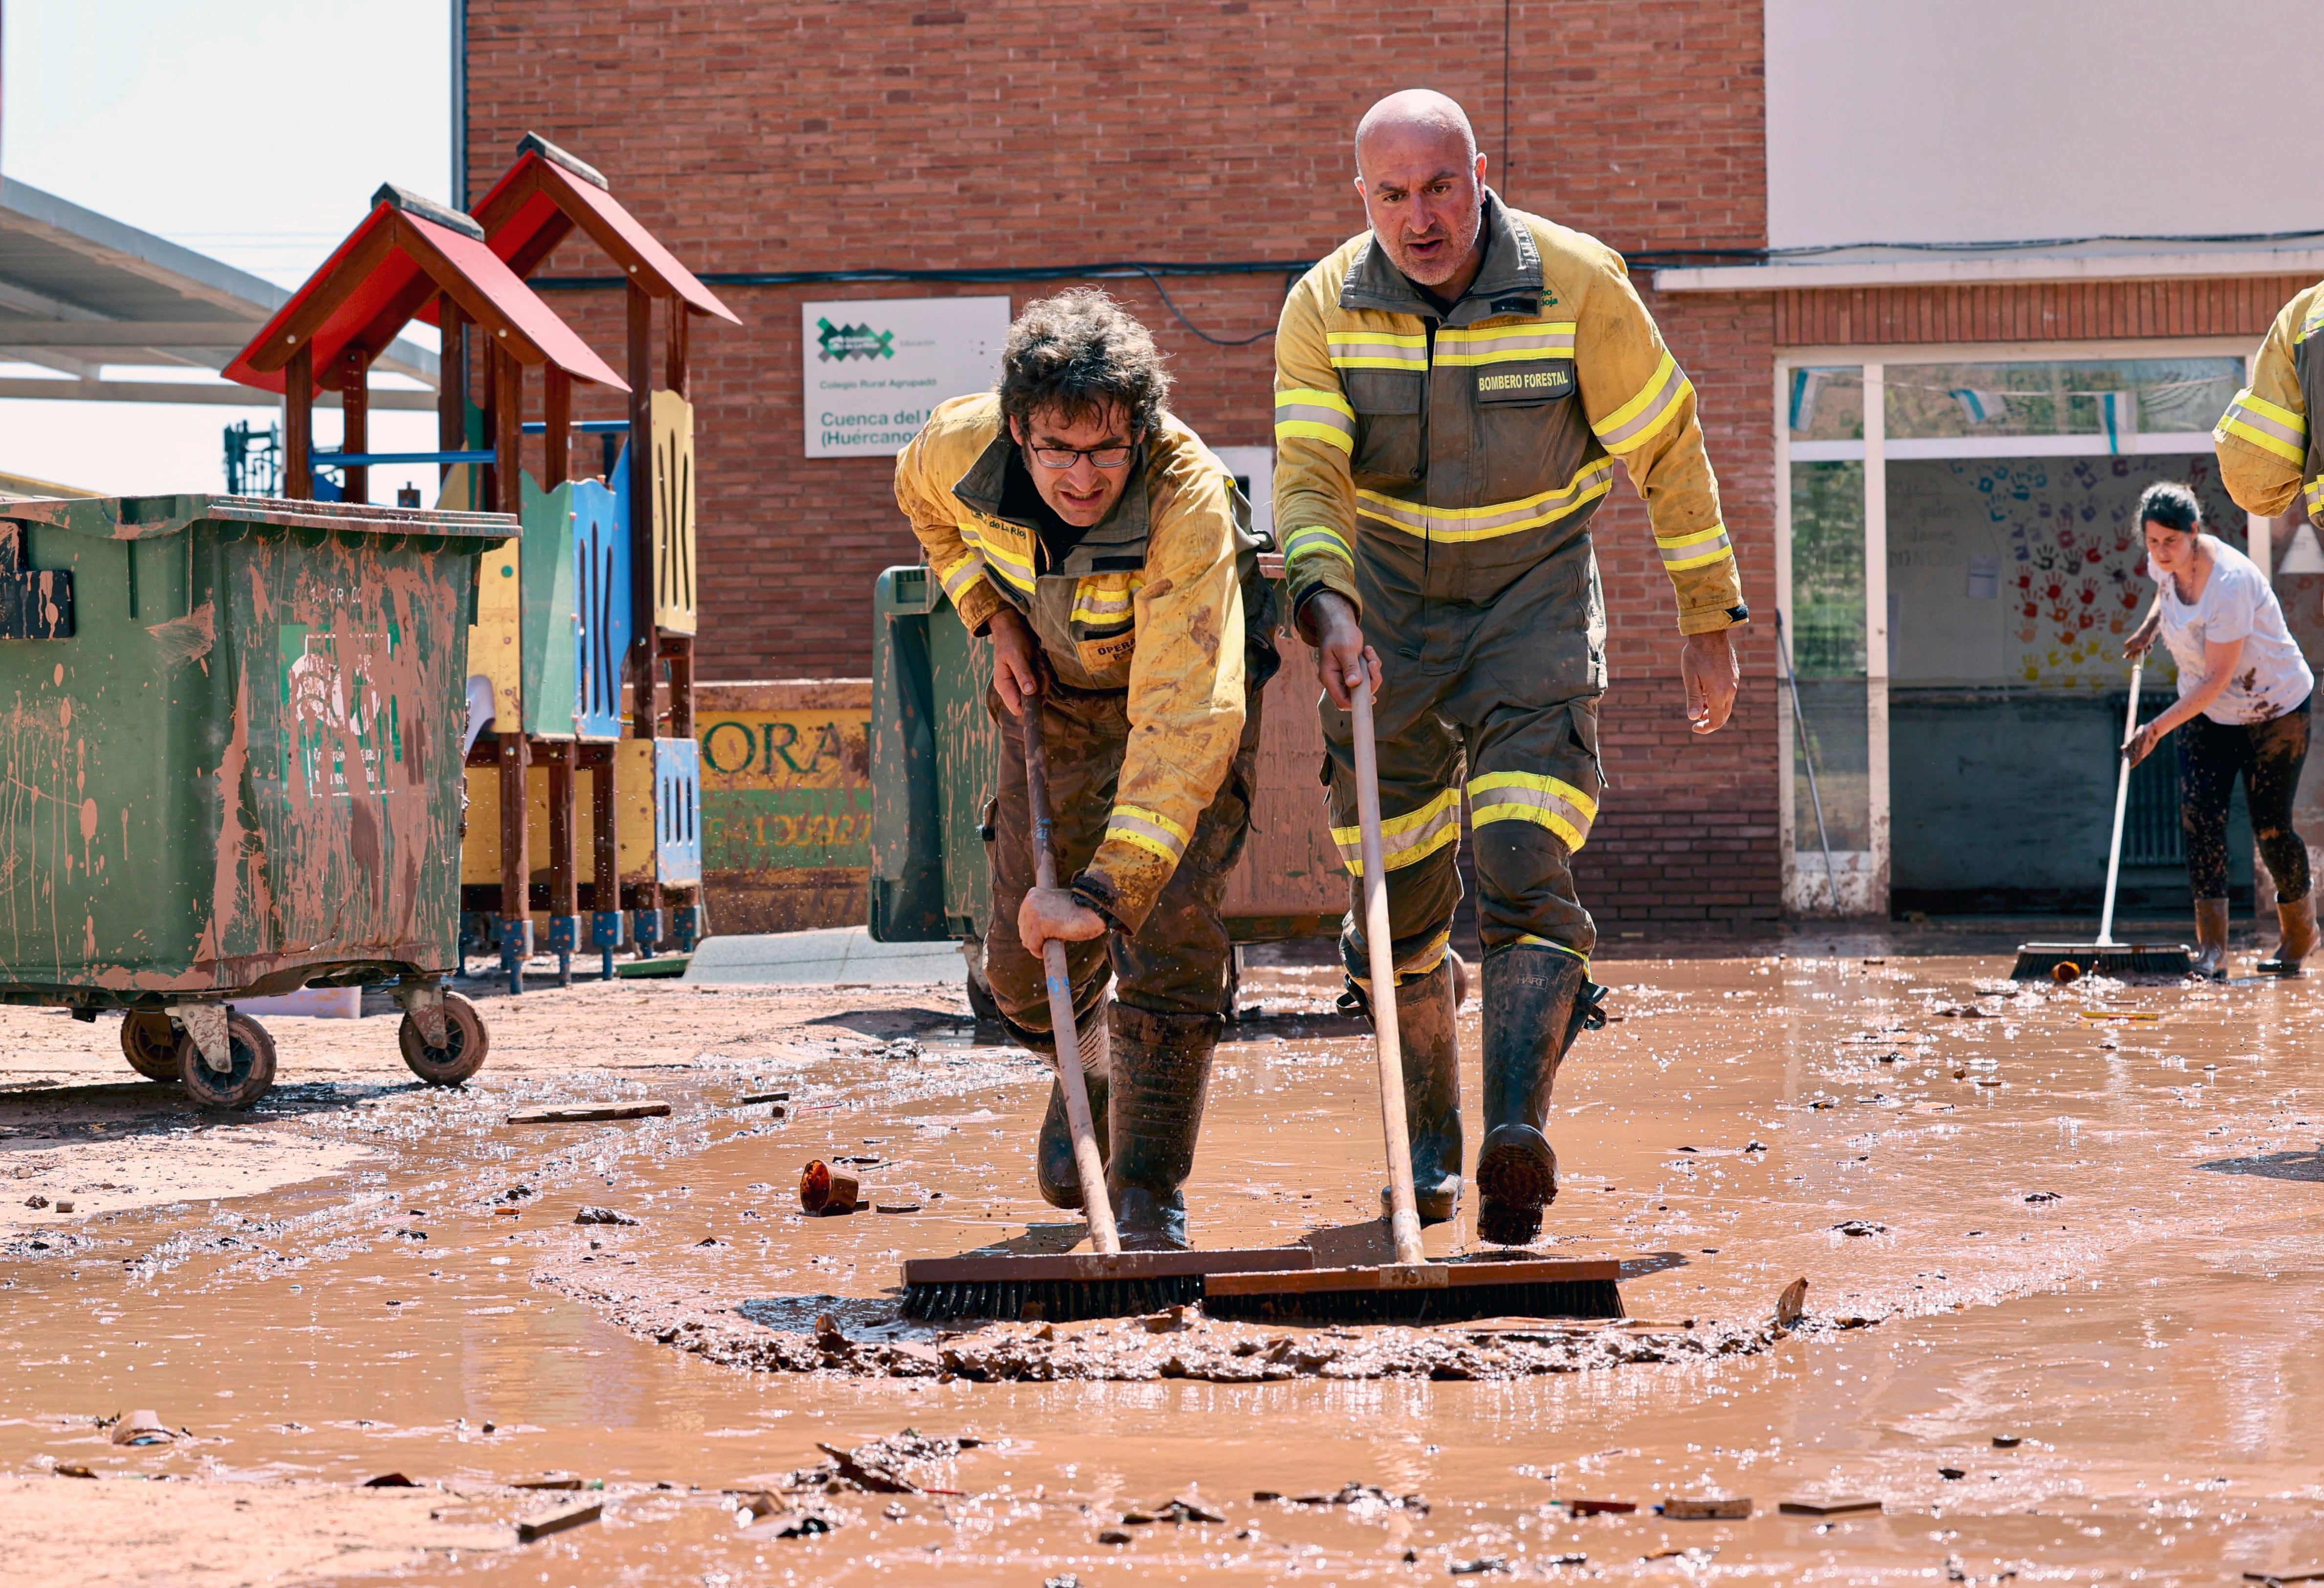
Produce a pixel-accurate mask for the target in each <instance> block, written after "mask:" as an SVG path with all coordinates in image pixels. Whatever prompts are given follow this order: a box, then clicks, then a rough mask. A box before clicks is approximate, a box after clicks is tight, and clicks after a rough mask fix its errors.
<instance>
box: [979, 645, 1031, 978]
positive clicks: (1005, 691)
mask: <svg viewBox="0 0 2324 1588" xmlns="http://www.w3.org/2000/svg"><path fill="white" fill-rule="evenodd" d="M984 632H985V634H986V636H987V637H988V638H989V639H991V642H992V687H993V688H996V689H998V690H1000V691H1001V704H1002V705H1003V706H1007V707H1008V708H1009V715H1010V716H1024V715H1025V702H1026V700H1027V699H1028V697H1031V696H1035V695H1038V694H1039V693H1040V692H1041V684H1040V674H1039V672H1038V671H1037V669H1036V663H1037V659H1038V656H1039V652H1040V645H1039V642H1037V641H1036V640H1035V639H1034V638H1033V628H1032V625H1031V624H1029V623H1027V622H1026V621H1025V619H1024V616H1023V614H1020V613H1019V612H1018V611H1017V610H1016V609H1015V608H1014V607H1009V606H1004V607H1002V608H1001V610H1000V611H998V612H996V613H994V614H992V621H991V623H989V624H987V625H986V627H985V631H984ZM1034 952H1035V953H1039V952H1040V950H1038V949H1035V950H1034Z"/></svg>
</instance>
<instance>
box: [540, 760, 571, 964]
mask: <svg viewBox="0 0 2324 1588" xmlns="http://www.w3.org/2000/svg"><path fill="white" fill-rule="evenodd" d="M541 753H542V754H543V755H544V756H546V757H547V758H548V759H549V915H550V916H551V917H552V918H554V919H556V920H557V921H558V923H559V924H560V925H562V926H563V927H564V928H566V929H567V930H570V929H571V928H572V927H573V925H574V923H575V918H576V917H577V916H579V915H580V913H581V867H580V865H579V863H578V862H577V861H576V858H575V855H574V843H573V774H574V771H576V767H575V762H576V761H577V760H578V759H579V757H580V753H581V746H580V745H578V744H574V743H563V744H544V745H542V746H541ZM549 941H550V944H551V946H557V984H558V986H560V987H569V986H571V985H572V984H573V950H572V948H569V947H564V946H558V942H559V940H558V938H557V937H554V936H553V935H552V936H551V937H550V939H549Z"/></svg>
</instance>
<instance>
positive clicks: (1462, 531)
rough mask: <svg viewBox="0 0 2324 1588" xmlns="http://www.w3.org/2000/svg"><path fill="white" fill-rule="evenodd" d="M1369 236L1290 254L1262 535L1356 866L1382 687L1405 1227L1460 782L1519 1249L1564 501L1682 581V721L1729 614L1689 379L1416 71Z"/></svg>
mask: <svg viewBox="0 0 2324 1588" xmlns="http://www.w3.org/2000/svg"><path fill="white" fill-rule="evenodd" d="M1356 166H1357V170H1358V172H1359V175H1358V178H1357V184H1356V185H1357V188H1358V189H1359V190H1360V192H1361V193H1362V195H1363V199H1364V207H1365V211H1366V214H1367V216H1368V217H1369V220H1370V222H1371V229H1370V230H1369V232H1366V233H1364V234H1363V235H1360V236H1357V237H1355V238H1353V239H1351V240H1350V241H1349V242H1348V243H1347V244H1345V245H1342V247H1340V248H1339V249H1338V250H1337V251H1335V252H1334V253H1333V254H1332V255H1331V257H1329V258H1328V259H1325V260H1324V261H1323V263H1320V264H1318V265H1317V266H1315V268H1314V269H1313V270H1311V271H1309V272H1307V274H1306V276H1305V278H1304V279H1303V280H1302V281H1301V282H1299V284H1298V285H1297V286H1296V288H1294V289H1293V291H1292V293H1291V296H1290V300H1289V301H1288V302H1286V304H1285V306H1284V310H1283V318H1282V323H1281V326H1280V328H1279V332H1278V335H1277V338H1276V381H1275V420H1276V425H1275V433H1276V448H1277V466H1276V473H1275V523H1276V532H1277V535H1279V536H1280V537H1281V539H1282V542H1283V549H1284V551H1285V553H1286V558H1287V559H1288V563H1289V580H1290V599H1291V602H1292V605H1293V610H1294V613H1295V614H1296V623H1297V626H1298V629H1299V632H1300V633H1301V635H1302V636H1303V637H1305V638H1306V639H1307V640H1308V641H1309V642H1311V643H1314V644H1315V645H1316V647H1317V665H1318V669H1319V670H1320V672H1321V674H1322V677H1323V686H1324V690H1325V694H1326V697H1327V698H1326V700H1325V702H1324V706H1323V717H1324V722H1323V730H1324V737H1325V739H1326V741H1327V742H1328V743H1329V745H1330V749H1331V757H1332V768H1331V771H1332V789H1331V808H1332V820H1333V827H1334V829H1335V833H1336V836H1338V838H1339V840H1340V848H1341V853H1342V855H1343V856H1344V857H1345V859H1346V862H1347V864H1348V867H1349V869H1350V870H1351V872H1352V871H1354V870H1355V869H1356V868H1357V866H1358V864H1359V863H1360V854H1361V851H1360V845H1359V832H1358V827H1357V823H1356V814H1355V811H1356V799H1355V789H1354V779H1353V776H1352V770H1353V769H1352V758H1351V743H1350V738H1349V718H1348V714H1347V712H1346V709H1345V707H1346V706H1347V705H1348V699H1349V697H1348V690H1349V688H1350V686H1351V685H1352V684H1355V683H1357V682H1358V681H1359V680H1360V679H1361V678H1362V676H1363V675H1362V671H1361V670H1360V669H1364V668H1366V667H1369V668H1370V669H1372V672H1373V676H1374V677H1375V679H1377V680H1378V685H1377V687H1378V689H1379V699H1378V703H1377V706H1376V720H1377V723H1378V731H1379V741H1380V743H1379V773H1380V811H1381V816H1382V818H1383V819H1382V829H1383V833H1382V836H1383V837H1384V839H1385V841H1386V842H1385V845H1384V849H1385V856H1386V865H1387V869H1388V919H1389V921H1390V924H1391V929H1392V931H1393V932H1394V934H1395V945H1394V946H1395V963H1396V965H1397V986H1396V987H1395V988H1394V989H1387V988H1379V987H1367V986H1362V984H1361V982H1360V978H1362V977H1363V976H1364V974H1365V965H1366V947H1365V945H1364V943H1363V942H1362V940H1361V928H1360V916H1359V915H1358V914H1357V913H1355V912H1353V911H1351V913H1350V916H1349V918H1348V924H1347V927H1346V929H1345V931H1344V932H1343V934H1342V949H1343V953H1344V956H1345V958H1346V962H1347V965H1348V970H1349V974H1350V976H1351V979H1358V980H1359V986H1360V990H1361V992H1363V994H1364V996H1366V997H1367V998H1382V997H1394V998H1395V999H1396V1001H1397V1025H1398V1028H1399V1029H1400V1030H1401V1032H1402V1034H1403V1041H1404V1056H1405V1085H1406V1104H1405V1106H1406V1118H1407V1120H1408V1121H1409V1122H1410V1131H1411V1139H1412V1159H1413V1171H1414V1177H1415V1180H1416V1188H1417V1190H1418V1192H1419V1201H1420V1210H1421V1216H1422V1218H1423V1219H1424V1220H1432V1221H1433V1220H1444V1219H1449V1218H1451V1217H1452V1215H1453V1213H1454V1210H1455V1206H1456V1204H1457V1201H1458V1198H1459V1196H1460V1193H1461V1188H1462V1182H1461V1162H1462V1156H1461V1154H1462V1131H1461V1113H1460V1091H1459V1082H1458V1075H1459V1071H1458V1068H1457V1066H1456V1063H1455V1057H1454V1051H1453V1026H1452V1014H1453V1004H1452V970H1451V966H1450V965H1449V964H1448V963H1447V959H1446V950H1447V943H1448V937H1449V933H1450V929H1451V927H1452V912H1453V908H1454V906H1455V905H1456V904H1457V903H1458V902H1459V900H1460V893H1461V882H1460V876H1459V873H1458V872H1457V871H1456V870H1455V867H1454V863H1453V862H1454V852H1455V846H1456V845H1458V843H1459V841H1460V830H1461V805H1462V798H1463V796H1464V795H1465V796H1466V799H1467V802H1468V806H1469V810H1470V818H1471V824H1472V826H1473V829H1474V833H1475V842H1476V846H1477V879H1478V884H1479V889H1480V893H1481V895H1482V897H1481V898H1480V900H1479V904H1478V921H1479V927H1480V933H1481V935H1482V937H1483V946H1484V950H1485V962H1484V967H1483V983H1484V1055H1483V1059H1484V1063H1483V1069H1484V1081H1485V1099H1484V1102H1485V1127H1486V1133H1485V1138H1484V1141H1483V1143H1482V1145H1481V1147H1480V1149H1479V1152H1478V1158H1477V1167H1476V1180H1477V1187H1478V1190H1479V1192H1480V1206H1479V1209H1478V1216H1477V1230H1478V1233H1479V1234H1480V1236H1481V1237H1482V1238H1483V1239H1485V1240H1487V1241H1490V1242H1497V1243H1501V1244H1509V1245H1515V1244H1522V1243H1524V1242H1528V1241H1530V1240H1532V1239H1533V1238H1534V1236H1535V1234H1536V1233H1538V1232H1539V1230H1540V1227H1541V1210H1542V1208H1543V1207H1544V1206H1545V1205H1546V1204H1547V1203H1548V1202H1549V1201H1550V1199H1551V1198H1552V1197H1554V1196H1555V1195H1556V1191H1557V1179H1556V1175H1557V1159H1556V1155H1555V1154H1554V1152H1553V1151H1552V1150H1551V1149H1550V1145H1549V1141H1548V1140H1547V1138H1546V1137H1545V1134H1544V1131H1543V1126H1544V1123H1545V1119H1546V1117H1547V1113H1548V1108H1549V1094H1550V1084H1551V1081H1552V1078H1553V1077H1554V1076H1555V1074H1556V1071H1557V1066H1558V1063H1559V1061H1560V1059H1561V1058H1562V1057H1563V1055H1564V1053H1565V1050H1566V1047H1567V1045H1568V1043H1569V1042H1570V1041H1571V1040H1572V1036H1573V1034H1574V1032H1575V1030H1576V1029H1579V1027H1580V1026H1581V1025H1582V1024H1583V1023H1585V1022H1587V1021H1588V1020H1590V1019H1591V1018H1592V1016H1593V1013H1594V1002H1593V1001H1594V998H1595V997H1596V996H1598V994H1596V993H1595V992H1594V991H1592V990H1591V989H1590V984H1589V981H1588V971H1589V965H1590V952H1591V947H1592V946H1593V944H1594V942H1595V928H1593V927H1592V925H1591V919H1590V915H1589V912H1588V911H1587V910H1585V909H1582V903H1581V900H1579V899H1578V898H1577V897H1576V895H1575V892H1574V886H1573V874H1572V857H1573V854H1574V852H1575V851H1576V850H1579V849H1580V848H1581V847H1582V844H1583V843H1584V842H1585V841H1586V840H1587V839H1588V838H1589V836H1590V827H1591V822H1592V821H1593V820H1594V819H1595V818H1596V817H1597V814H1598V799H1599V796H1600V792H1601V791H1602V786H1603V782H1602V779H1601V777H1600V768H1599V758H1598V697H1599V696H1600V694H1602V693H1603V692H1604V690H1605V687H1606V660H1605V642H1606V607H1605V602H1604V599H1603V597H1602V595H1600V588H1599V580H1598V565H1597V559H1596V556H1595V554H1594V552H1593V551H1592V549H1591V538H1590V534H1589V530H1588V526H1589V522H1590V519H1591V514H1592V512H1595V511H1596V508H1597V504H1598V503H1599V501H1600V499H1601V498H1603V497H1604V496H1605V494H1607V492H1608V491H1609V490H1611V489H1612V488H1613V481H1614V466H1615V463H1616V461H1617V460H1619V461H1620V462H1621V463H1622V465H1623V466H1625V467H1626V468H1627V469H1628V473H1629V475H1630V478H1631V480H1632V481H1633V482H1634V483H1635V484H1636V485H1637V487H1638V489H1639V491H1640V492H1641V494H1644V495H1645V497H1646V505H1647V511H1648V512H1649V514H1650V516H1651V517H1652V519H1653V521H1654V531H1655V546H1656V547H1657V548H1658V549H1660V551H1661V553H1662V563H1663V568H1664V570H1665V572H1666V573H1667V574H1668V575H1669V577H1670V579H1671V583H1672V585H1673V586H1674V588H1675V589H1676V591H1677V595H1678V607H1679V628H1680V631H1681V632H1682V633H1683V634H1684V635H1685V640H1684V642H1683V652H1682V672H1683V678H1684V681H1685V688H1686V700H1687V715H1688V718H1689V721H1690V723H1691V724H1692V727H1693V729H1694V731H1695V732H1696V733H1698V734H1709V733H1713V732H1716V731H1717V730H1718V729H1719V727H1720V725H1722V724H1724V723H1725V722H1726V720H1727V716H1728V713H1729V710H1730V709H1731V707H1732V706H1733V704H1734V699H1735V690H1736V664H1735V655H1734V651H1733V649H1732V647H1731V646H1730V644H1729V638H1728V633H1727V631H1728V630H1729V628H1730V627H1732V626H1733V625H1735V624H1738V623H1742V622H1744V621H1745V620H1746V619H1748V617H1749V615H1750V614H1749V613H1748V610H1747V609H1746V608H1745V606H1744V605H1743V596H1742V591H1741V588H1740V586H1739V583H1738V577H1737V573H1736V567H1735V555H1734V552H1733V550H1732V549H1730V547H1729V543H1728V537H1727V531H1726V528H1725V526H1724V524H1723V523H1722V522H1721V521H1720V510H1719V494H1718V486H1717V484H1716V482H1715V481H1714V480H1713V479H1712V477H1711V464H1710V460H1709V459H1708V458H1707V457H1704V455H1703V445H1702V430H1701V427H1700V426H1699V425H1698V424H1697V422H1696V420H1695V405H1694V389H1693V387H1692V385H1691V384H1690V383H1688V381H1687V378H1686V376H1685V374H1683V372H1681V370H1680V369H1679V367H1678V365H1677V364H1676V362H1675V361H1674V359H1673V358H1672V356H1671V355H1670V352H1669V350H1668V349H1667V348H1665V346H1663V340H1662V336H1661V334H1660V333H1659V332H1658V331H1657V330H1656V329H1655V323H1654V321H1653V319H1650V318H1649V317H1648V316H1647V313H1646V308H1645V306H1644V305H1643V304H1642V303H1640V302H1639V300H1638V295H1637V292H1636V291H1633V290H1632V288H1631V285H1630V282H1629V278H1628V275H1627V273H1625V272H1624V269H1623V264H1622V260H1621V257H1620V256H1619V255H1618V254H1615V253H1614V252H1613V251H1612V250H1611V249H1609V248H1607V247H1606V246H1604V245H1602V244H1600V243H1599V242H1597V241H1596V240H1595V239H1593V238H1591V237H1587V236H1584V235H1582V234H1580V233H1578V232H1573V231H1569V230H1567V229H1566V228H1565V227H1563V226H1557V225H1555V224H1554V223H1553V222H1550V221H1546V220H1543V219H1541V218H1539V217H1535V216H1530V215H1525V214H1521V213H1519V212H1518V211H1517V210H1513V209H1510V208H1508V207H1507V206H1506V205H1504V204H1503V203H1502V202H1501V200H1500V199H1499V196H1498V195H1496V194H1495V193H1494V192H1493V191H1492V190H1491V189H1489V188H1487V187H1486V186H1485V185H1484V175H1485V157H1484V156H1483V155H1481V154H1480V153H1478V152H1477V143H1476V136H1475V134H1474V133H1473V132H1472V131H1471V129H1470V125H1469V121H1468V118H1467V116H1465V115H1463V114H1462V111H1461V107H1460V106H1457V105H1455V104H1454V103H1453V102H1452V100H1450V99H1447V98H1445V97H1443V96H1442V95H1440V94H1431V93H1426V92H1422V91H1410V92H1406V93H1402V94H1397V95H1393V96H1391V97H1388V98H1387V99H1385V100H1382V101H1381V102H1380V103H1379V104H1378V105H1376V106H1373V107H1372V109H1371V111H1370V112H1369V114H1367V115H1366V116H1365V117H1364V120H1363V123H1362V125H1361V126H1360V127H1359V128H1358V130H1357V134H1356Z"/></svg>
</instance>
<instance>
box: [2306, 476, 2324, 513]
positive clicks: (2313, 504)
mask: <svg viewBox="0 0 2324 1588" xmlns="http://www.w3.org/2000/svg"><path fill="white" fill-rule="evenodd" d="M2301 496H2302V497H2303V498H2305V500H2306V503H2307V507H2308V516H2309V517H2310V518H2314V517H2315V516H2316V515H2317V514H2318V513H2319V512H2324V475H2317V476H2316V477H2315V478H2314V479H2312V480H2310V481H2309V482H2308V485H2307V486H2306V488H2305V489H2303V490H2302V491H2301Z"/></svg>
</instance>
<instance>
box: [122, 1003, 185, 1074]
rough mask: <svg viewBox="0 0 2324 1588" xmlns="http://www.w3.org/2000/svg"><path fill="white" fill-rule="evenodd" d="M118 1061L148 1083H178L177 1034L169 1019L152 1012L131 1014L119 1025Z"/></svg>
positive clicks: (134, 1012)
mask: <svg viewBox="0 0 2324 1588" xmlns="http://www.w3.org/2000/svg"><path fill="white" fill-rule="evenodd" d="M121 1057H124V1058H125V1059H127V1060H128V1061H129V1067H130V1068H131V1069H133V1070H135V1071H136V1072H137V1073H138V1074H139V1075H141V1076H144V1077H145V1078H146V1079H147V1080H149V1081H175V1080H177V1079H178V1078H179V1076H180V1073H181V1072H180V1067H179V1065H178V1033H177V1031H176V1030H175V1029H172V1028H171V1024H170V1017H169V1016H168V1015H166V1014H162V1013H161V1012H159V1011H155V1010H151V1009H133V1010H131V1011H129V1013H128V1014H127V1015H126V1016H125V1017H124V1019H123V1020H122V1022H121Z"/></svg>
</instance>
